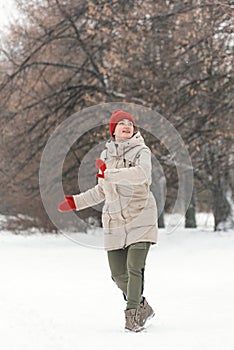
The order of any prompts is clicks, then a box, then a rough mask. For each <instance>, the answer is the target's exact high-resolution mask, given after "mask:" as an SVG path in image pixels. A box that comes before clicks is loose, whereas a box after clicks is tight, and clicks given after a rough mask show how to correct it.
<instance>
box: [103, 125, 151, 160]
mask: <svg viewBox="0 0 234 350" xmlns="http://www.w3.org/2000/svg"><path fill="white" fill-rule="evenodd" d="M138 146H141V147H142V146H145V141H144V139H143V137H142V136H141V133H140V132H139V131H138V132H137V133H136V134H135V135H133V136H132V137H131V138H130V139H128V140H123V141H115V140H109V141H107V143H106V148H107V150H108V155H110V156H112V157H119V156H123V155H125V153H127V152H128V151H129V150H131V149H133V148H135V147H138Z"/></svg>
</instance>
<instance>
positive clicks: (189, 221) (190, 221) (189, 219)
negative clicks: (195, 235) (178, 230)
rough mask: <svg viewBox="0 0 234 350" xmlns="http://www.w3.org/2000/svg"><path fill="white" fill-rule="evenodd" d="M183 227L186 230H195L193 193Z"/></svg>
mask: <svg viewBox="0 0 234 350" xmlns="http://www.w3.org/2000/svg"><path fill="white" fill-rule="evenodd" d="M185 227H186V228H196V227H197V223H196V206H195V199H194V192H193V195H192V198H191V201H190V204H189V207H188V209H187V211H186V214H185Z"/></svg>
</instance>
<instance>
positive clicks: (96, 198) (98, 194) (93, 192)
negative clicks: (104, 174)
mask: <svg viewBox="0 0 234 350" xmlns="http://www.w3.org/2000/svg"><path fill="white" fill-rule="evenodd" d="M99 182H100V180H99ZM73 199H74V202H75V205H76V210H81V209H85V208H88V207H92V206H94V205H97V204H99V203H101V202H103V201H104V200H105V194H104V192H103V189H102V186H101V185H100V184H99V183H98V184H97V185H96V186H94V187H93V188H90V189H89V190H87V191H85V192H82V193H79V194H76V195H73Z"/></svg>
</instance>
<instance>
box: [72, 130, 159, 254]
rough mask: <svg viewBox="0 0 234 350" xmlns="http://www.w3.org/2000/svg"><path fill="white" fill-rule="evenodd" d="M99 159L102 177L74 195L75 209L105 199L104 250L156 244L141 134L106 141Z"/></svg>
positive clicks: (148, 167)
mask: <svg viewBox="0 0 234 350" xmlns="http://www.w3.org/2000/svg"><path fill="white" fill-rule="evenodd" d="M101 158H102V159H103V160H104V161H105V162H106V165H107V169H106V171H105V178H104V179H100V178H99V181H98V184H97V185H96V186H95V187H93V188H91V189H90V190H88V191H86V192H84V193H81V194H78V195H75V196H73V198H74V201H75V204H76V207H77V210H80V209H84V208H87V207H89V206H93V205H96V204H98V203H101V202H102V201H104V200H105V204H104V207H103V212H102V223H103V228H104V234H105V248H106V250H115V249H121V248H124V247H127V246H128V245H130V244H133V243H137V242H152V243H156V242H157V231H158V228H157V207H156V202H155V199H154V196H153V194H152V192H151V191H150V184H151V151H150V149H149V148H148V147H147V146H146V145H145V143H144V140H143V138H142V136H141V134H140V132H138V133H136V134H135V135H134V136H133V137H132V138H131V139H129V140H126V141H119V142H116V141H112V140H110V141H108V142H107V143H106V149H105V150H104V151H103V152H102V154H101Z"/></svg>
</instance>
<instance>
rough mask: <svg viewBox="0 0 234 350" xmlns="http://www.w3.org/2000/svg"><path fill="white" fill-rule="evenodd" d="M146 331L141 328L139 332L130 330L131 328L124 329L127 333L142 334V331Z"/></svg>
mask: <svg viewBox="0 0 234 350" xmlns="http://www.w3.org/2000/svg"><path fill="white" fill-rule="evenodd" d="M144 330H145V328H144V327H142V328H140V329H137V330H134V329H129V328H124V331H125V332H126V333H140V332H142V331H144Z"/></svg>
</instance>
